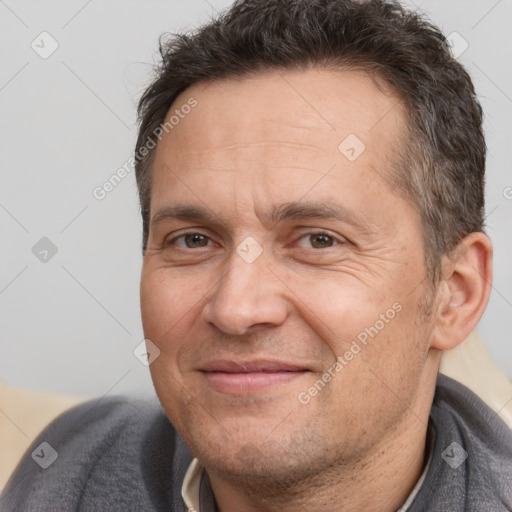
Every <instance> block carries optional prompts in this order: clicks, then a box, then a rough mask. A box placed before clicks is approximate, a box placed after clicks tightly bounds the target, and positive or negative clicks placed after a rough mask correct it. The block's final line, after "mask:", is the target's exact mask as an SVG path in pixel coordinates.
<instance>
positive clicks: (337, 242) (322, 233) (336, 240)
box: [166, 231, 345, 250]
mask: <svg viewBox="0 0 512 512" xmlns="http://www.w3.org/2000/svg"><path fill="white" fill-rule="evenodd" d="M194 235H199V236H202V237H205V238H207V239H208V242H213V240H212V239H211V237H209V236H208V235H206V234H204V233H201V232H200V231H190V232H188V233H183V234H181V235H179V236H177V237H175V238H173V239H171V240H169V242H168V243H167V244H166V245H176V246H177V243H176V242H177V241H178V240H180V239H184V238H185V237H187V236H194ZM313 236H326V237H328V238H330V239H331V240H332V243H333V244H332V245H330V246H328V247H321V248H320V249H330V248H332V247H334V246H337V245H340V244H343V243H344V242H345V240H340V239H339V238H338V237H336V236H334V235H331V234H329V233H326V232H325V231H312V232H310V233H304V234H303V235H301V236H300V237H299V238H298V239H297V240H296V242H298V241H300V240H302V239H303V238H306V237H313ZM179 248H180V249H184V250H187V249H190V250H192V249H194V248H193V247H179ZM198 248H203V246H199V247H198ZM312 249H318V248H312Z"/></svg>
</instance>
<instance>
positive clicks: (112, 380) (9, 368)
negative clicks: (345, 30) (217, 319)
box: [0, 0, 512, 396]
mask: <svg viewBox="0 0 512 512" xmlns="http://www.w3.org/2000/svg"><path fill="white" fill-rule="evenodd" d="M230 3H231V2H230V0H222V1H221V0H208V1H206V0H186V1H182V0H172V1H170V0H168V1H155V0H153V1H148V0H144V1H143V0H136V1H135V0H132V1H127V0H114V1H112V0H111V1H109V2H105V1H100V0H89V1H84V0H73V1H69V0H68V1H66V2H64V1H36V0H32V1H22V0H0V61H1V67H0V108H1V117H0V169H1V173H2V177H1V187H0V223H1V224H0V225H1V242H0V243H1V252H0V308H1V310H0V311H1V316H0V322H1V323H0V329H1V330H0V332H1V347H0V351H1V352H0V379H1V380H3V381H4V382H6V383H8V384H10V385H12V386H18V387H21V388H29V389H37V390H49V391H58V392H65V393H72V394H81V395H86V396H97V395H105V394H107V393H136V394H140V393H143V394H145V393H147V392H151V390H152V386H151V381H150V378H149V371H148V369H147V368H146V367H145V366H143V365H142V364H141V363H140V362H139V361H138V360H137V359H136V358H135V357H134V355H133V353H132V352H133V349H134V348H135V347H136V346H137V345H138V344H139V343H140V342H141V340H142V339H143V334H142V328H141V322H140V316H139V299H138V286H139V276H140V267H141V261H142V260H141V253H140V230H141V223H140V220H139V213H138V203H137V195H136V187H135V179H134V176H133V172H132V173H130V175H129V176H127V177H126V178H125V179H124V180H123V182H122V183H121V184H119V185H118V186H117V187H116V188H115V189H114V190H113V191H112V192H110V193H109V194H108V195H107V197H106V198H105V199H104V200H102V201H99V200H97V199H95V198H94V197H93V195H92V191H93V189H94V188H95V187H97V186H101V184H102V183H104V182H105V181H106V180H107V179H108V178H109V177H110V176H111V175H112V174H113V173H114V172H115V171H116V170H117V169H118V168H119V167H121V166H122V165H123V164H124V163H125V162H126V160H127V159H128V158H129V157H130V156H131V154H132V151H133V147H134V143H135V139H136V131H137V130H136V124H135V105H136V100H137V98H138V97H139V96H140V94H141V91H142V90H143V89H144V86H145V85H147V84H148V83H149V80H150V77H151V70H152V63H153V62H154V59H156V58H157V43H158V36H159V35H160V34H161V33H163V32H172V31H179V30H183V29H189V28H193V27H194V26H196V25H197V24H198V23H200V22H204V21H206V20H207V19H208V17H209V16H210V15H211V14H213V13H215V11H217V10H220V9H222V8H224V7H226V6H228V5H229V4H230ZM408 3H409V4H410V5H411V6H413V7H415V8H419V9H421V10H423V11H425V12H426V13H428V15H429V16H430V17H431V18H432V20H434V21H435V22H436V23H437V24H439V25H440V26H441V28H442V29H443V30H444V31H445V33H446V34H450V33H452V32H454V31H456V32H458V33H459V34H460V35H461V36H462V38H463V39H464V40H465V41H467V43H468V44H469V46H468V48H467V50H466V51H465V52H464V53H463V54H462V55H461V56H460V60H461V61H462V62H463V63H465V64H466V65H467V66H468V67H469V69H470V72H471V75H472V76H473V78H474V81H475V84H476V88H477V91H478V94H479V97H480V100H481V103H482V106H483V108H484V110H485V112H486V121H485V129H486V134H487V143H488V147H489V157H488V171H487V176H488V177H487V215H488V217H487V226H488V234H489V235H490V237H491V239H492V241H493V243H494V247H495V258H494V263H495V278H494V290H493V293H492V296H491V301H490V304H489V307H488V309H487V312H486V314H485V316H484V318H483V319H482V321H481V323H480V325H479V328H478V331H479V332H480V334H481V335H482V336H483V338H484V340H485V341H486V343H487V345H488V347H489V349H490V351H491V353H492V355H493V356H494V358H495V359H496V361H497V362H498V364H499V365H500V366H501V367H502V368H503V370H504V371H505V372H506V373H507V374H508V376H509V377H512V350H510V341H511V333H512V265H511V256H512V241H511V237H510V234H511V233H512V200H511V199H507V198H506V197H505V196H506V195H507V191H508V192H509V194H508V197H509V198H510V197H512V189H507V187H512V172H511V168H512V149H511V146H512V144H511V140H512V139H511V130H510V128H511V114H512V99H511V98H512V67H511V65H510V64H511V62H512V44H511V42H512V41H511V34H510V30H511V27H512V0H499V1H497V0H473V1H468V0H458V1H455V0H449V1H448V0H437V1H434V0H428V1H421V2H420V1H416V2H414V3H413V2H408ZM43 31H47V32H48V33H49V34H51V36H52V37H53V38H54V39H55V40H56V41H57V42H58V45H59V46H58V49H57V50H56V51H55V52H54V53H53V54H52V55H51V56H49V57H48V58H47V59H43V58H41V57H40V56H39V55H38V54H37V53H36V52H35V51H34V50H33V49H32V47H31V43H32V41H34V40H35V41H36V43H37V44H39V45H40V46H41V45H42V43H41V42H40V38H38V36H39V34H41V32H43ZM38 41H39V43H38ZM45 48H46V49H48V48H49V43H48V40H47V41H46V43H45ZM42 237H47V238H49V239H50V240H51V241H52V242H53V244H55V246H56V247H57V250H58V252H57V253H56V254H55V255H54V256H53V257H51V258H50V257H49V256H48V261H47V262H42V261H40V260H39V259H38V258H37V257H36V256H35V255H34V254H33V252H32V248H33V246H34V245H35V244H36V243H37V242H38V241H39V240H40V239H41V238H42Z"/></svg>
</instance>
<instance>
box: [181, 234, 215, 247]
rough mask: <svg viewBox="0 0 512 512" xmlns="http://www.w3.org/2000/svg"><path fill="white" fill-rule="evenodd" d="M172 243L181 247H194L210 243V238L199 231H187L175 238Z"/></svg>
mask: <svg viewBox="0 0 512 512" xmlns="http://www.w3.org/2000/svg"><path fill="white" fill-rule="evenodd" d="M172 243H173V244H174V245H176V246H178V247H181V248H182V249H196V248H198V247H206V246H207V245H208V244H209V243H210V238H209V237H207V236H206V235H202V234H201V233H188V234H186V235H181V236H179V237H177V238H175V239H174V240H172Z"/></svg>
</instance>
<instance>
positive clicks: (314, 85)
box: [152, 68, 405, 210]
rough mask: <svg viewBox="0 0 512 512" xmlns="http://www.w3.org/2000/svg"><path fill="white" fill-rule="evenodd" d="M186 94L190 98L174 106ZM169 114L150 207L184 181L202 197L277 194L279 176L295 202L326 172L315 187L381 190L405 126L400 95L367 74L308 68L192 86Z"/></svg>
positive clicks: (185, 188) (183, 189) (181, 189)
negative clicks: (219, 191) (364, 185)
mask: <svg viewBox="0 0 512 512" xmlns="http://www.w3.org/2000/svg"><path fill="white" fill-rule="evenodd" d="M192 98H193V100H194V101H195V102H197V105H196V106H195V107H194V108H193V109H188V108H184V109H182V107H183V105H186V104H187V103H190V101H191V99H192ZM172 116H174V118H172ZM178 116H179V120H178ZM171 118H172V119H171ZM169 120H171V121H173V123H172V125H173V128H172V130H170V131H169V133H164V136H163V138H162V140H161V142H159V144H158V146H157V148H156V155H155V159H154V166H153V173H154V176H153V178H154V179H153V182H154V184H158V186H153V190H152V196H153V197H152V205H154V204H155V201H156V202H157V203H158V202H159V201H169V200H170V199H171V198H170V195H172V191H174V194H189V193H190V188H191V187H194V188H195V189H196V190H198V191H200V194H201V195H203V196H204V195H205V194H208V192H210V193H211V192H212V191H213V189H214V188H216V189H219V188H223V190H225V189H230V190H234V189H235V188H236V190H237V193H238V195H239V196H240V197H242V196H243V195H244V193H246V192H247V189H251V190H252V191H254V190H255V189H258V190H260V191H261V192H262V194H267V195H268V194H270V195H271V194H272V193H273V191H274V190H276V189H279V190H280V191H281V192H283V183H284V184H286V187H285V189H286V190H288V192H290V194H291V195H295V197H294V199H295V200H296V199H297V198H298V197H297V196H298V195H300V193H301V191H304V190H306V189H307V188H308V187H309V188H311V186H312V185H313V184H314V183H315V182H317V181H318V180H319V179H322V180H323V178H322V177H325V176H327V175H328V179H327V180H324V181H325V183H324V185H325V184H329V182H330V181H332V180H337V181H336V183H331V184H330V185H329V186H331V185H332V186H339V187H344V188H345V189H346V188H347V187H348V188H349V189H350V187H353V186H356V185H357V184H358V183H359V185H361V183H360V182H361V180H363V179H366V180H367V181H368V182H372V184H373V185H375V184H378V186H379V187H381V188H382V187H384V186H388V184H389V181H390V180H389V175H390V172H392V169H393V168H394V166H395V163H396V160H397V154H398V153H399V151H398V147H397V145H398V144H399V141H400V140H401V139H403V138H402V137H401V135H402V134H403V133H404V131H405V116H404V111H403V105H402V103H401V101H400V100H399V99H398V98H397V97H396V95H394V94H392V93H391V92H390V91H389V90H386V88H385V87H382V85H378V84H376V82H375V81H374V80H373V79H372V78H370V77H369V76H368V75H367V74H365V73H363V72H356V71H346V70H345V71H343V70H337V71H333V70H326V69H316V68H312V69H308V70H286V71H285V70H280V71H268V72H264V73H253V74H250V75H247V76H242V77H235V78H228V79H223V80H216V81H212V82H209V83H198V84H195V85H194V86H192V87H190V88H188V89H187V90H185V91H184V92H183V93H182V94H181V95H180V96H179V97H178V98H177V99H176V100H175V102H174V103H173V105H172V107H171V109H170V111H169V113H168V115H167V121H169ZM176 121H178V122H176ZM248 176H251V177H252V178H251V179H250V180H249V179H248ZM242 182H243V184H244V186H242V185H241V183H242ZM278 185H280V187H278ZM373 185H372V186H373ZM212 187H213V188H212ZM315 188H316V190H320V189H321V187H315ZM359 189H360V190H359V193H361V192H362V190H361V186H359ZM389 191H390V190H389ZM389 191H388V192H389ZM352 192H353V193H355V189H354V190H353V191H352ZM152 210H153V208H152Z"/></svg>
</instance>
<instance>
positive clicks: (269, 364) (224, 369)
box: [200, 359, 309, 395]
mask: <svg viewBox="0 0 512 512" xmlns="http://www.w3.org/2000/svg"><path fill="white" fill-rule="evenodd" d="M200 371H201V373H202V374H203V376H204V377H205V379H206V381H207V383H208V385H209V386H210V387H211V388H213V389H214V390H216V391H218V392H220V393H225V394H231V395H243V394H251V393H254V392H257V391H268V390H271V389H273V388H276V387H278V386H282V385H284V384H287V383H290V382H291V381H293V380H295V379H297V378H300V377H302V376H303V375H304V374H305V373H307V372H309V370H308V369H307V368H305V367H304V366H301V365H297V364H292V363H288V362H285V361H272V360H261V359H260V360H253V361H234V360H227V359H223V360H215V361H210V362H208V363H206V364H205V365H203V366H202V367H201V368H200Z"/></svg>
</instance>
